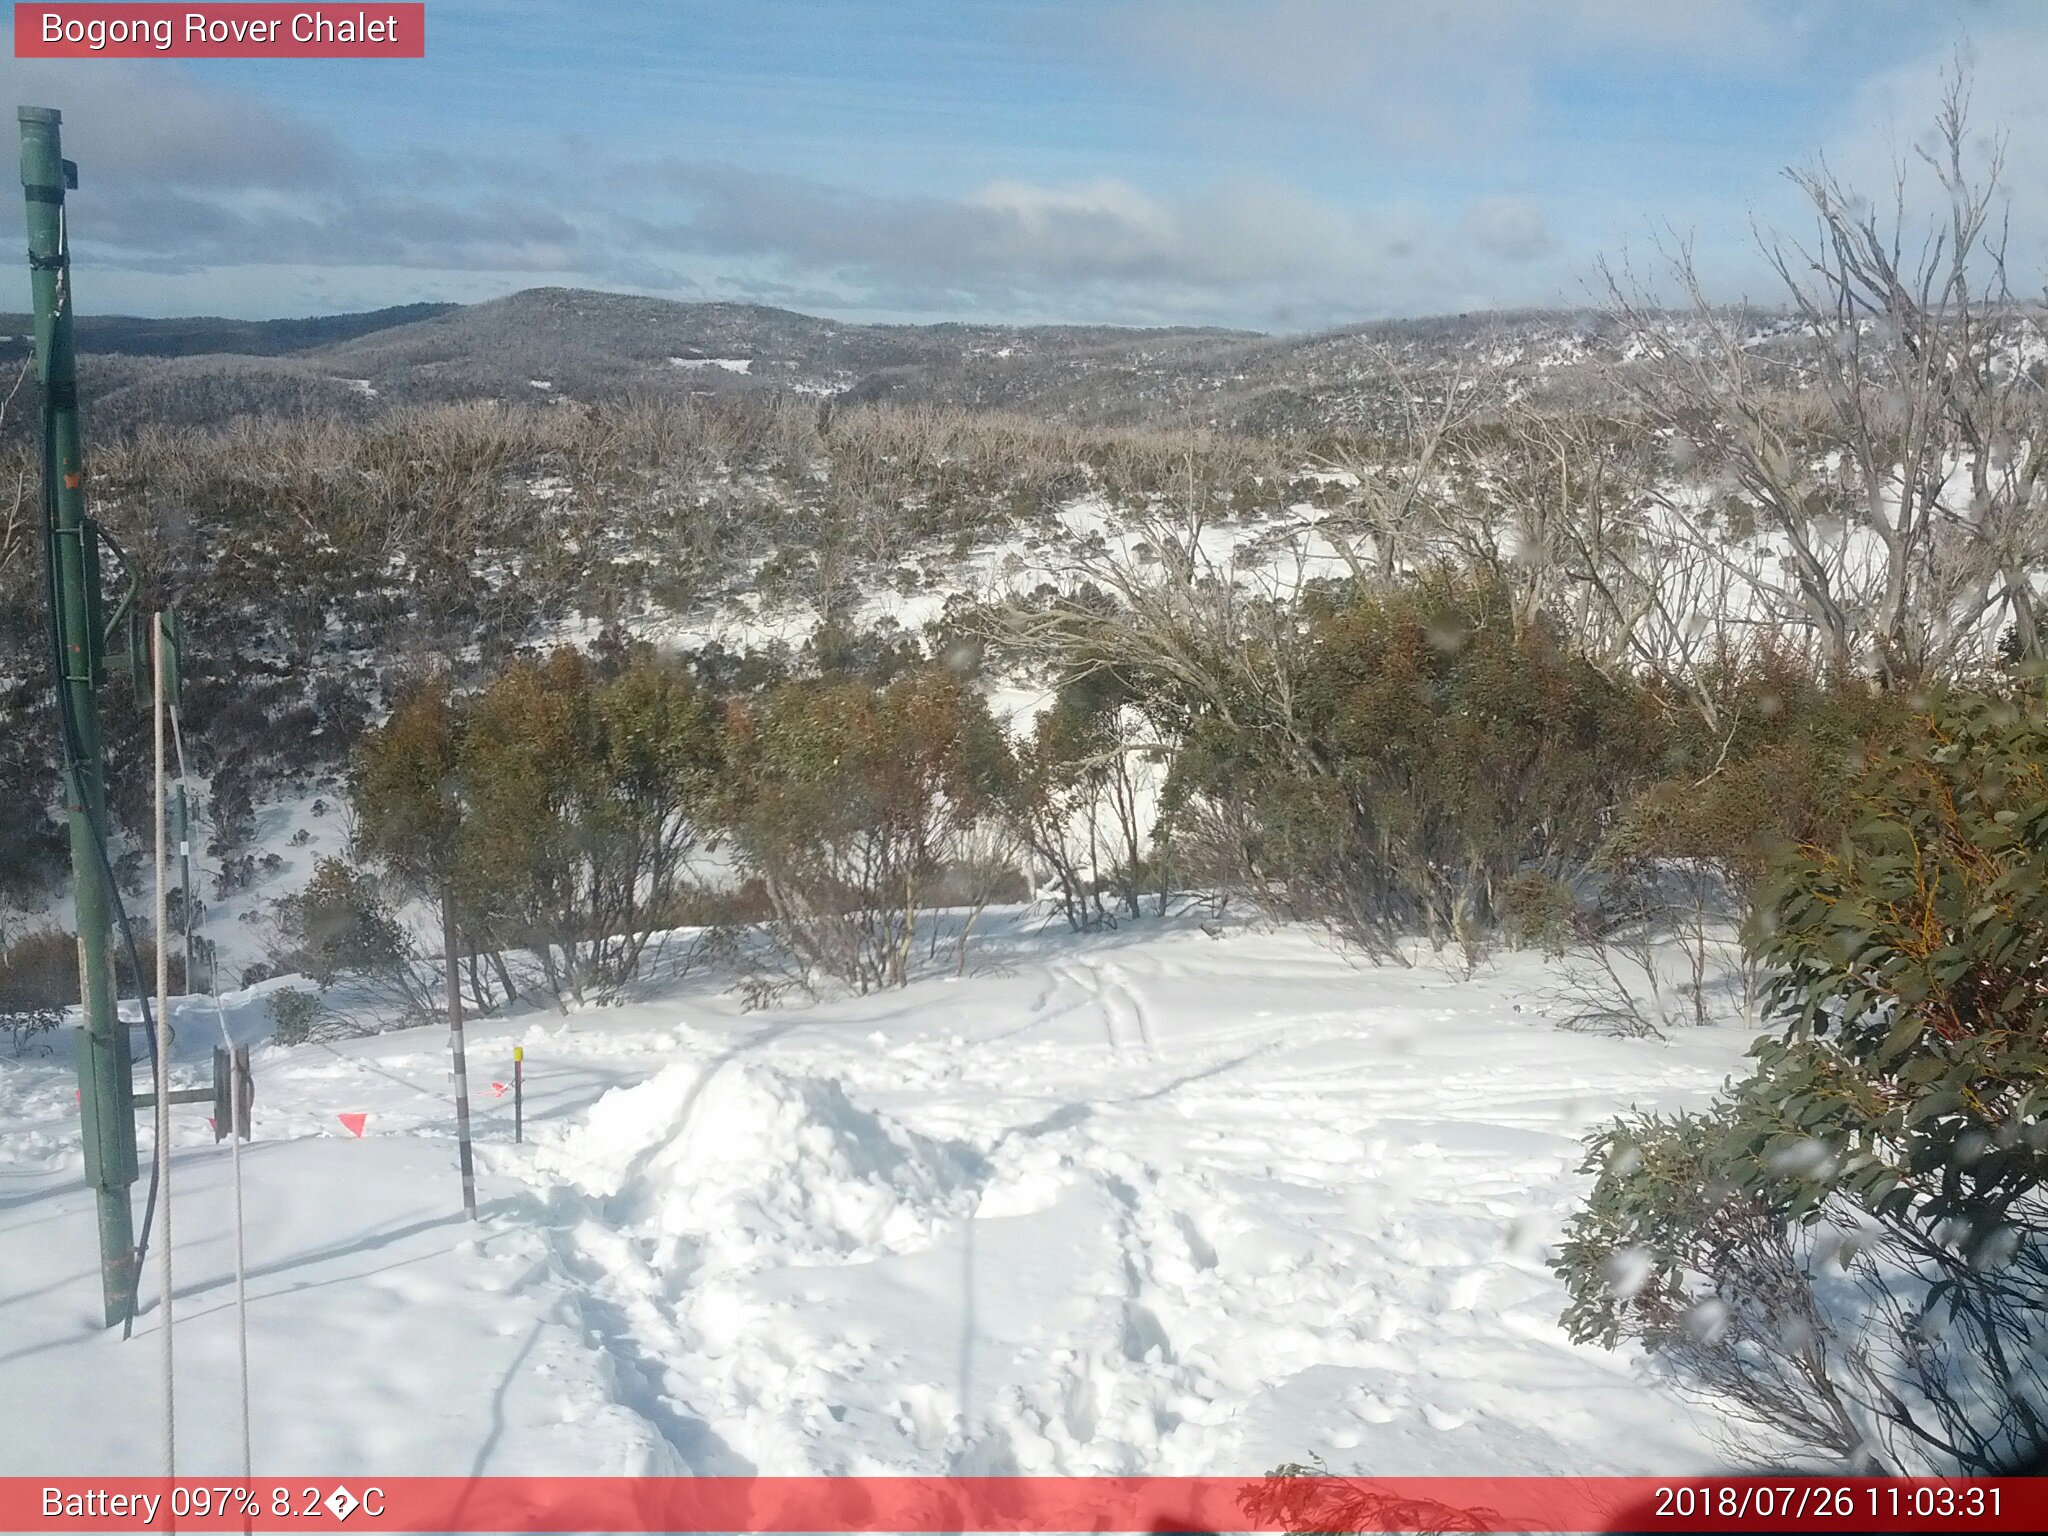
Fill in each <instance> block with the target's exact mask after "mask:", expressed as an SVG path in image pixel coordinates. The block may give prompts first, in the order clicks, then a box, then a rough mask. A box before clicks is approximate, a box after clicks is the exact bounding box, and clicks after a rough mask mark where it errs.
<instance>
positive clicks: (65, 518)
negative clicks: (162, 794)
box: [21, 107, 136, 1328]
mask: <svg viewBox="0 0 2048 1536" xmlns="http://www.w3.org/2000/svg"><path fill="white" fill-rule="evenodd" d="M61 121H62V119H61V117H60V116H59V115H58V113H57V112H56V111H55V110H54V109H52V108H49V107H23V108H22V109H21V185H22V191H23V193H24V194H25V196H26V198H27V202H28V253H29V280H30V284H31V286H32V287H33V289H34V293H35V316H36V376H37V378H38V379H39V380H40V381H41V382H42V387H43V398H44V399H45V400H46V401H47V402H48V403H49V413H50V443H49V445H48V446H49V450H50V454H49V462H48V464H47V465H46V467H45V470H44V473H45V474H46V475H48V476H50V477H51V482H52V483H51V484H49V485H47V486H46V487H45V491H44V493H45V496H46V497H47V498H48V502H47V505H49V506H50V508H51V510H52V512H53V516H52V519H51V521H52V525H53V526H52V529H51V550H50V556H51V565H52V567H53V570H54V574H55V580H56V590H55V591H54V592H53V593H51V601H52V605H53V607H54V608H55V610H56V612H55V620H56V625H57V652H58V656H59V661H60V667H61V671H62V678H61V680H60V682H59V685H58V686H59V688H60V689H61V691H62V697H61V698H60V699H59V701H58V703H59V710H60V717H61V718H62V720H63V729H64V732H65V735H66V737H67V741H68V746H67V750H66V754H65V755H66V757H67V759H68V760H69V768H68V771H67V773H66V782H65V786H64V790H65V808H66V810H67V811H68V812H69V818H70V824H71V875H72V884H73V890H74V893H75V894H74V896H73V905H74V907H75V910H76V913H77V918H78V976H79V994H80V996H81V998H82V999H83V1000H84V1005H85V1030H84V1033H83V1035H82V1037H81V1038H80V1040H79V1045H78V1105H79V1118H80V1121H81V1124H82V1127H83V1132H84V1141H85V1179H86V1182H87V1183H88V1184H90V1185H91V1186H92V1188H93V1192H94V1194H95V1196H96V1197H97V1199H98V1202H99V1223H100V1265H101V1290H102V1292H103V1294H104V1297H105V1300H106V1318H107V1326H108V1327H110V1328H111V1327H113V1326H115V1325H116V1324H118V1323H120V1322H121V1321H122V1320H123V1319H125V1318H126V1317H127V1316H128V1312H129V1307H130V1303H131V1298H132V1297H133V1296H134V1294H135V1281H136V1275H135V1225H134V1214H133V1211H132V1209H131V1207H130V1203H129V1196H128V1190H129V1186H130V1185H132V1184H133V1183H134V1182H135V1177H136V1163H135V1102H134V1100H135V1081H134V1068H133V1065H132V1063H131V1061H130V1059H129V1050H128V1029H127V1026H126V1025H124V1024H122V1023H121V1021H120V1018H119V1011H118V1010H117V1009H116V1007H115V1005H114V998H115V993H114V973H113V968H112V965H111V955H110V951H109V949H108V929H109V926H110V924H111V922H112V917H113V893H112V892H111V891H110V890H109V889H108V886H107V873H106V866H105V863H104V861H103V860H102V857H101V849H100V847H99V846H98V842H97V838H98V835H99V834H98V832H97V831H96V830H95V828H96V826H97V827H104V826H105V825H106V800H105V794H104V791H103V785H102V779H101V764H100V729H99V702H98V697H97V690H98V685H99V680H100V656H99V652H100V637H99V635H98V634H97V633H96V632H95V628H96V624H97V621H98V617H99V591H98V585H99V560H98V551H97V550H96V549H95V548H94V545H93V532H92V527H91V524H90V523H89V522H88V520H87V518H86V515H85V492H84V489H83V482H84V465H83V460H82V456H81V453H80V449H79V438H78V371H77V360H76V357H75V355H74V353H73V351H72V343H71V300H72V295H71V258H70V251H69V241H68V239H67V238H66V232H65V227H64V193H65V191H66V190H67V189H68V188H70V187H73V186H76V185H77V181H78V171H77V168H76V167H75V166H73V165H71V164H69V163H68V162H67V161H66V160H65V159H64V154H63V148H62V145H61V143H60V141H59V135H58V125H59V123H60V122H61Z"/></svg>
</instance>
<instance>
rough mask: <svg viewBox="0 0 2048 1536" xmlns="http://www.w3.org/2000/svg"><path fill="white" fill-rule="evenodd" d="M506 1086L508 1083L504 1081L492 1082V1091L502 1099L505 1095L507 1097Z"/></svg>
mask: <svg viewBox="0 0 2048 1536" xmlns="http://www.w3.org/2000/svg"><path fill="white" fill-rule="evenodd" d="M505 1087H506V1085H505V1084H504V1083H493V1084H491V1092H492V1093H494V1094H496V1095H497V1096H498V1097H499V1098H501V1099H502V1098H503V1097H505Z"/></svg>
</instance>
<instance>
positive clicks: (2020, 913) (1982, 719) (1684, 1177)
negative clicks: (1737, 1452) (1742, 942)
mask: <svg viewBox="0 0 2048 1536" xmlns="http://www.w3.org/2000/svg"><path fill="white" fill-rule="evenodd" d="M1841 819H1842V821H1843V823H1844V830H1843V831H1842V832H1841V833H1840V835H1839V836H1838V837H1836V838H1834V839H1833V840H1832V841H1829V842H1806V843H1802V844H1796V845H1791V846H1789V847H1787V848H1786V849H1784V850H1782V851H1781V853H1780V854H1779V856H1778V859H1777V861H1776V864H1775V866H1774V869H1773V871H1772V875H1771V878H1770V880H1769V881H1768V883H1767V884H1766V885H1765V886H1764V888H1763V890H1762V894H1761V897H1760V907H1759V911H1758V913H1757V915H1756V919H1755V922H1754V925H1753V932H1752V936H1751V943H1752V946H1753V949H1754V952H1755V955H1756V957H1757V959H1758V961H1759V963H1760V964H1761V965H1762V966H1763V967H1764V968H1765V973H1766V980H1765V990H1764V997H1765V1001H1766V1005H1767V1008H1768V1010H1769V1013H1770V1015H1771V1017H1772V1018H1773V1019H1774V1020H1775V1021H1776V1025H1777V1027H1776V1029H1775V1030H1774V1031H1773V1032H1772V1033H1770V1034H1767V1035H1765V1036H1763V1037H1762V1038H1760V1039H1759V1041H1758V1042H1757V1044H1756V1046H1755V1047H1754V1048H1753V1050H1752V1053H1751V1054H1752V1055H1753V1056H1754V1057H1755V1058H1756V1067H1755V1070H1754V1071H1753V1072H1752V1073H1751V1075H1750V1076H1749V1077H1748V1078H1747V1079H1745V1080H1743V1081H1741V1082H1739V1083H1736V1084H1733V1085H1732V1086H1731V1087H1730V1088H1729V1089H1728V1090H1727V1091H1725V1092H1724V1093H1723V1095H1722V1096H1721V1097H1720V1099H1719V1100H1717V1101H1716V1103H1715V1105H1714V1106H1713V1108H1712V1110H1711V1111H1710V1112H1709V1113H1708V1114H1707V1115H1706V1116H1704V1117H1689V1118H1686V1119H1685V1120H1684V1121H1683V1122H1660V1121H1655V1120H1638V1121H1624V1122H1617V1123H1616V1124H1615V1125H1613V1126H1611V1127H1609V1128H1608V1129H1607V1130H1605V1131H1603V1132H1602V1133H1600V1135H1599V1136H1597V1137H1596V1138H1595V1139H1594V1141H1593V1143H1592V1148H1591V1156H1590V1157H1589V1160H1588V1163H1587V1171H1588V1172H1591V1173H1593V1174H1595V1175H1596V1181H1595V1184H1594V1189H1593V1193H1592V1196H1591V1198H1590V1199H1589V1201H1588V1203H1587V1206H1586V1207H1585V1209H1584V1210H1582V1211H1581V1212H1580V1213H1579V1215H1578V1216H1577V1217H1576V1218H1575V1220H1574V1222H1573V1224H1572V1227H1571V1230H1570V1232H1569V1234H1568V1237H1567V1241H1566V1243H1565V1244H1564V1247H1563V1249H1562V1250H1561V1253H1560V1257H1559V1261H1558V1268H1559V1273H1560V1275H1561V1276H1562V1278H1563V1279H1564V1281H1565V1283H1566V1286H1567V1289H1568V1290H1569V1291H1570V1293H1571V1297H1572V1304H1571V1307H1570V1308H1569V1309H1568V1310H1567V1312H1566V1315H1565V1322H1566V1326H1567V1328H1568V1329H1569V1331H1570V1332H1571V1333H1572V1335H1573V1336H1574V1337H1575V1338H1578V1339H1581V1340H1588V1339H1590V1340H1596V1341H1598V1342H1601V1343H1605V1344H1609V1345H1612V1344H1614V1343H1616V1342H1618V1341H1620V1340H1623V1339H1632V1340H1636V1341H1638V1342H1641V1343H1643V1344H1644V1345H1645V1346H1647V1347H1648V1348H1650V1349H1651V1350H1652V1352H1653V1353H1658V1354H1662V1355H1665V1356H1667V1357H1670V1358H1672V1359H1673V1360H1674V1362H1675V1363H1677V1364H1678V1365H1680V1366H1681V1368H1683V1369H1685V1370H1686V1371H1687V1372H1688V1374H1689V1375H1690V1376H1691V1377H1692V1379H1694V1380H1696V1381H1699V1382H1701V1383H1703V1384H1704V1385H1706V1386H1708V1387H1709V1388H1710V1389H1712V1390H1714V1391H1716V1392H1717V1393H1720V1394H1722V1395H1724V1396H1725V1397H1727V1398H1728V1399H1729V1400H1731V1401H1733V1402H1734V1403H1735V1404H1736V1405H1737V1406H1738V1407H1739V1408H1740V1409H1741V1410H1742V1411H1744V1412H1746V1413H1747V1414H1749V1416H1750V1417H1751V1418H1753V1419H1754V1420H1756V1421H1757V1422H1759V1423H1761V1424H1764V1425H1766V1426H1768V1427H1770V1428H1771V1429H1773V1430H1776V1431H1779V1432H1782V1433H1787V1434H1791V1435H1793V1436H1795V1437H1797V1438H1799V1439H1800V1440H1801V1441H1802V1442H1803V1443H1805V1444H1807V1445H1809V1446H1814V1447H1819V1448H1823V1449H1827V1450H1830V1451H1832V1452H1834V1453H1836V1454H1839V1455H1842V1456H1844V1457H1845V1458H1849V1459H1852V1460H1866V1461H1868V1460H1875V1461H1877V1462H1879V1463H1882V1464H1884V1465H1887V1466H1889V1467H1890V1468H1891V1469H1893V1470H1900V1471H1903V1470H1914V1469H1919V1470H1925V1471H1930V1472H1936V1473H1953V1472H1957V1471H1961V1472H1965V1473H1973V1474H1983V1473H1987V1472H1991V1471H1994V1470H1996V1469H1998V1468H2000V1467H2003V1466H2007V1465H2010V1464H2012V1463H2013V1462H2014V1461H2016V1460H2017V1459H2018V1458H2019V1457H2020V1456H2022V1455H2024V1454H2027V1453H2030V1452H2031V1451H2033V1450H2034V1449H2035V1448H2037V1447H2038V1445H2039V1444H2040V1443H2041V1442H2042V1441H2043V1440H2044V1439H2048V1382H2044V1380H2043V1377H2042V1373H2041V1370H2040V1362H2041V1361H2042V1360H2043V1359H2044V1358H2048V1322H2044V1314H2043V1312H2042V1309H2041V1307H2040V1304H2039V1303H2040V1298H2041V1296H2042V1295H2043V1294H2048V1187H2044V1178H2048V1130H2044V1110H2048V971H2044V969H2043V965H2042V956H2043V955H2044V954H2048V709H2044V708H2043V706H2042V703H2041V701H2040V699H2039V698H2038V697H2032V696H2028V697H2022V698H1974V699H1960V700H1955V701H1951V702H1948V703H1945V704H1942V705H1940V706H1938V707H1936V708H1935V709H1934V710H1933V711H1932V712H1931V713H1930V714H1928V715H1927V716H1925V717H1923V718H1922V719H1920V720H1919V721H1918V722H1917V724H1916V725H1915V727H1914V728H1913V729H1912V730H1910V731H1909V732H1908V733H1907V734H1906V736H1905V737H1904V738H1903V739H1902V740H1900V741H1898V742H1896V743H1894V744H1893V745H1891V746H1890V747H1888V748H1885V749H1884V750H1882V751H1880V752H1878V753H1876V754H1875V755H1874V756H1873V757H1872V758H1871V760H1870V761H1869V763H1868V764H1867V766H1866V767H1865V768H1864V769H1863V770H1862V772H1860V773H1859V774H1858V775H1856V777H1855V778H1854V780H1853V782H1852V784H1851V787H1850V789H1849V791H1848V793H1847V795H1846V797H1845V804H1844V807H1843V814H1842V818H1841ZM1823 1268H1826V1269H1827V1271H1828V1272H1830V1273H1833V1274H1838V1275H1841V1276H1844V1277H1846V1279H1847V1281H1848V1282H1849V1283H1848V1285H1847V1286H1846V1288H1844V1287H1840V1286H1837V1287H1835V1289H1836V1290H1838V1291H1841V1290H1846V1293H1847V1294H1846V1297H1842V1296H1838V1297H1837V1299H1836V1300H1835V1301H1834V1302H1833V1303H1831V1304H1830V1305H1827V1306H1823V1305H1822V1304H1821V1301H1820V1300H1819V1299H1817V1298H1818V1297H1819V1296H1820V1295H1821V1293H1822V1287H1821V1274H1822V1271H1823ZM1620 1271H1626V1272H1627V1273H1628V1274H1629V1277H1630V1280H1631V1283H1630V1284H1628V1285H1617V1284H1616V1280H1615V1277H1616V1274H1617V1272H1620Z"/></svg>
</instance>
